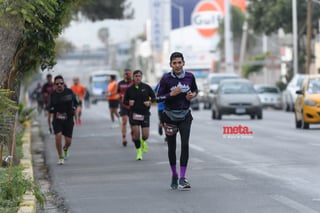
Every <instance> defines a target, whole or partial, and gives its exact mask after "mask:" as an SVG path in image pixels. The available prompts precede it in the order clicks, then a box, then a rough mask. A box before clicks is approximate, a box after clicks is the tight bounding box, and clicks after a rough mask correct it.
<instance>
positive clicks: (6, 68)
mask: <svg viewBox="0 0 320 213" xmlns="http://www.w3.org/2000/svg"><path fill="white" fill-rule="evenodd" d="M20 23H22V21H21V19H19V18H18V17H15V16H8V15H7V16H6V15H5V14H4V15H3V16H2V17H1V18H0V50H1V51H0V88H2V89H10V90H11V91H14V92H15V94H14V95H13V97H12V100H14V101H16V102H17V103H18V100H19V92H18V91H19V85H18V83H17V81H16V82H9V78H10V77H11V78H13V79H14V78H15V77H16V76H17V70H15V68H14V67H15V65H14V57H15V55H16V52H17V49H18V46H19V42H20V39H21V36H22V33H23V30H22V29H23V28H22V24H20ZM11 72H14V73H11ZM11 74H12V76H10V75H11ZM12 122H13V123H14V122H17V120H13V121H12ZM10 124H12V123H11V122H9V124H8V125H10ZM1 131H6V132H5V134H7V135H10V136H11V137H9V138H8V141H7V146H8V150H9V152H10V153H11V150H12V147H13V146H12V143H13V141H12V138H13V139H14V138H15V137H13V134H14V131H13V128H10V129H6V130H0V132H1ZM13 148H14V155H13V161H14V164H15V165H16V164H18V158H17V155H16V149H15V147H13Z"/></svg>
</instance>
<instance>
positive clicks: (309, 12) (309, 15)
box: [305, 0, 312, 74]
mask: <svg viewBox="0 0 320 213" xmlns="http://www.w3.org/2000/svg"><path fill="white" fill-rule="evenodd" d="M311 39H312V0H308V5H307V47H306V51H307V59H306V70H305V73H306V74H309V73H310V64H311Z"/></svg>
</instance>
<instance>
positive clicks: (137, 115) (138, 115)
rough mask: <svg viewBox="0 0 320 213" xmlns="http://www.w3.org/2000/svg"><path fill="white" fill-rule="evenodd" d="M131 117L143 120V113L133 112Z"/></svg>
mask: <svg viewBox="0 0 320 213" xmlns="http://www.w3.org/2000/svg"><path fill="white" fill-rule="evenodd" d="M132 119H133V120H136V121H143V120H144V115H140V114H137V113H133V114H132Z"/></svg>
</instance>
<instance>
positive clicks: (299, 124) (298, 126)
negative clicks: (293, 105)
mask: <svg viewBox="0 0 320 213" xmlns="http://www.w3.org/2000/svg"><path fill="white" fill-rule="evenodd" d="M294 118H295V121H296V128H297V129H298V128H301V121H298V119H297V115H296V113H294Z"/></svg>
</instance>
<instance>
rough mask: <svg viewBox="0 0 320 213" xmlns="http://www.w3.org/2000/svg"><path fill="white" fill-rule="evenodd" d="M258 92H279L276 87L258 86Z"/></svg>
mask: <svg viewBox="0 0 320 213" xmlns="http://www.w3.org/2000/svg"><path fill="white" fill-rule="evenodd" d="M257 92H258V93H275V94H276V93H279V91H278V89H277V88H275V87H258V88H257Z"/></svg>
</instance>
